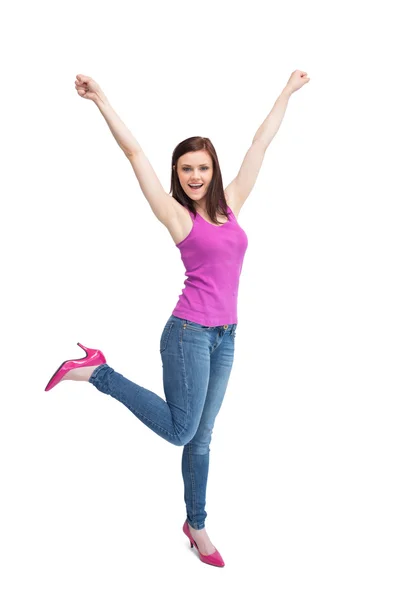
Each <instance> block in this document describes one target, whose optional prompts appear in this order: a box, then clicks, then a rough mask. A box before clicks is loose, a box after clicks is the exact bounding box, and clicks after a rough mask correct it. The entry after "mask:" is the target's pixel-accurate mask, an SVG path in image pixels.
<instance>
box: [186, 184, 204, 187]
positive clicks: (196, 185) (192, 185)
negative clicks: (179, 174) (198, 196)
mask: <svg viewBox="0 0 400 600" xmlns="http://www.w3.org/2000/svg"><path fill="white" fill-rule="evenodd" d="M202 185H203V184H202V183H189V187H201V186H202Z"/></svg>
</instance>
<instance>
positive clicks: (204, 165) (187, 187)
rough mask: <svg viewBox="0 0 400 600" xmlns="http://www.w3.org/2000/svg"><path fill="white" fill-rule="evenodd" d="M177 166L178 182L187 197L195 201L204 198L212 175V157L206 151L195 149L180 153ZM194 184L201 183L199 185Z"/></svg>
mask: <svg viewBox="0 0 400 600" xmlns="http://www.w3.org/2000/svg"><path fill="white" fill-rule="evenodd" d="M177 167H178V169H177V172H178V177H179V181H180V184H181V186H182V188H183V190H184V192H185V193H186V194H187V195H188V196H189V198H191V199H192V200H194V201H195V202H199V201H200V200H201V199H202V198H205V196H206V194H207V190H208V187H209V185H210V183H211V180H212V176H213V164H212V159H211V156H210V155H209V154H208V152H206V151H205V150H197V152H187V153H186V154H182V156H180V157H179V159H178V164H177ZM196 184H201V185H200V187H199V186H198V185H196ZM192 186H193V187H192Z"/></svg>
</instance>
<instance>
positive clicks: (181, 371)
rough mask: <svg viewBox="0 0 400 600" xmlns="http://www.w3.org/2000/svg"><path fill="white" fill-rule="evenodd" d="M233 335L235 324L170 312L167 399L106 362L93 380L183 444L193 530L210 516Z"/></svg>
mask: <svg viewBox="0 0 400 600" xmlns="http://www.w3.org/2000/svg"><path fill="white" fill-rule="evenodd" d="M235 335H236V323H233V324H230V325H218V326H215V327H207V326H205V325H199V324H198V323H194V322H193V321H188V320H187V319H181V318H179V317H175V316H174V315H171V316H170V317H169V319H168V321H167V323H166V324H165V326H164V329H163V332H162V334H161V339H160V354H161V359H162V366H163V383H164V393H165V398H166V399H165V400H164V399H163V398H161V397H160V396H158V395H157V394H155V393H154V392H152V391H150V390H148V389H146V388H144V387H141V386H140V385H137V384H136V383H133V382H132V381H129V379H126V378H125V377H123V376H122V375H120V374H119V373H117V372H116V371H114V370H113V369H112V368H111V367H109V366H108V365H107V364H103V365H100V366H98V367H96V369H95V370H94V371H93V373H92V375H91V377H90V379H89V382H90V383H92V384H93V385H94V386H95V387H96V388H97V389H98V390H100V391H101V392H103V393H104V394H109V395H110V396H112V397H113V398H116V399H117V400H119V401H120V402H122V403H123V404H125V406H126V407H127V408H129V410H131V411H132V412H133V414H134V415H135V416H136V417H137V418H138V419H140V421H142V423H144V424H145V425H147V427H149V428H150V429H151V430H152V431H154V432H155V433H157V434H158V435H159V436H161V437H162V438H164V439H165V440H167V441H168V442H170V443H171V444H175V445H176V446H184V448H183V453H182V477H183V483H184V500H185V504H186V516H187V520H188V522H189V524H190V525H191V526H192V527H193V528H194V529H203V527H204V521H205V519H206V517H207V513H206V510H205V505H206V488H207V478H208V468H209V458H210V447H209V445H210V442H211V434H212V432H213V427H214V421H215V418H216V416H217V414H218V412H219V409H220V408H221V404H222V401H223V399H224V395H225V391H226V388H227V386H228V380H229V376H230V373H231V370H232V364H233V357H234V351H235Z"/></svg>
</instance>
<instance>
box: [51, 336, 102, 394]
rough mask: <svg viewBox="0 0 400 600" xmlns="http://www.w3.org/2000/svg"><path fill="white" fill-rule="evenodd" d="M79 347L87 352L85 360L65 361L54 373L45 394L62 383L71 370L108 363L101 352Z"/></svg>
mask: <svg viewBox="0 0 400 600" xmlns="http://www.w3.org/2000/svg"><path fill="white" fill-rule="evenodd" d="M78 346H80V347H81V348H82V349H83V350H85V352H86V356H85V357H84V358H78V359H76V360H66V361H64V362H63V363H62V364H61V365H60V366H59V367H58V369H57V371H56V372H55V373H54V375H53V376H52V377H51V378H50V380H49V383H48V384H47V385H46V387H45V390H44V391H45V392H48V391H49V390H51V389H52V388H53V387H54V386H55V385H57V383H60V381H61V380H62V378H63V377H64V375H66V374H67V373H68V371H71V369H76V368H78V367H94V366H98V365H103V364H104V363H105V362H106V359H105V356H104V354H103V353H102V352H100V350H94V349H93V348H86V347H85V346H83V345H82V344H80V343H79V342H78Z"/></svg>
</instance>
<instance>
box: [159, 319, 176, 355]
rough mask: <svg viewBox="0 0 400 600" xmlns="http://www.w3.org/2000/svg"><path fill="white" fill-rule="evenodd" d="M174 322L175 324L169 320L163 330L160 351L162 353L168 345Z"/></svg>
mask: <svg viewBox="0 0 400 600" xmlns="http://www.w3.org/2000/svg"><path fill="white" fill-rule="evenodd" d="M174 324H175V323H174V321H169V322H168V323H167V324H166V325H165V327H164V329H163V332H162V334H161V339H160V353H161V354H162V353H163V352H164V350H165V349H166V348H167V346H168V340H169V336H170V333H171V330H172V328H173V326H174Z"/></svg>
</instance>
